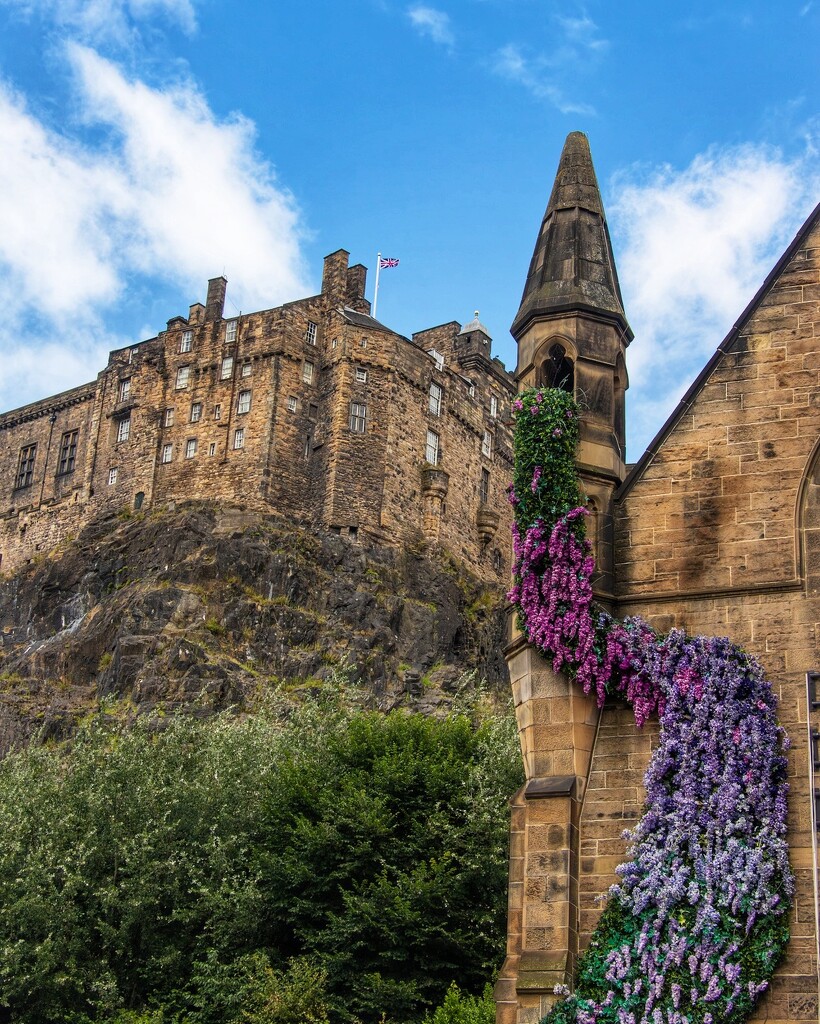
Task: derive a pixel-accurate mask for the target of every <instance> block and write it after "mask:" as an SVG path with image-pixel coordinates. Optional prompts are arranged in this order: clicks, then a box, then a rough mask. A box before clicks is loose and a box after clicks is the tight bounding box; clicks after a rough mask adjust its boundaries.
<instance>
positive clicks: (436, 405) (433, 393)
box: [427, 381, 498, 419]
mask: <svg viewBox="0 0 820 1024" xmlns="http://www.w3.org/2000/svg"><path fill="white" fill-rule="evenodd" d="M470 395H471V397H472V396H473V395H475V387H474V386H473V385H472V384H471V385H470ZM443 400H444V388H443V387H442V386H441V384H437V383H436V382H435V381H433V382H432V384H431V385H430V391H429V392H428V397H427V408H428V411H429V412H430V415H431V416H440V415H441V408H442V404H443ZM490 416H491V417H492V418H493V419H496V417H497V416H498V398H497V396H496V395H490Z"/></svg>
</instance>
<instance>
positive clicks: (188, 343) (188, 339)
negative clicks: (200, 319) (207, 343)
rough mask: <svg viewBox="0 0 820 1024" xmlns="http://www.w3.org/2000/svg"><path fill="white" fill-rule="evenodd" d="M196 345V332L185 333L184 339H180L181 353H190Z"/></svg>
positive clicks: (183, 334)
mask: <svg viewBox="0 0 820 1024" xmlns="http://www.w3.org/2000/svg"><path fill="white" fill-rule="evenodd" d="M193 344H194V332H193V331H183V332H182V337H181V338H180V339H179V351H180V352H181V353H184V352H190V351H191V349H192V348H193Z"/></svg>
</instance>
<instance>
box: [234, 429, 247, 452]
mask: <svg viewBox="0 0 820 1024" xmlns="http://www.w3.org/2000/svg"><path fill="white" fill-rule="evenodd" d="M233 447H234V451H236V450H237V449H238V448H244V447H245V429H244V427H239V429H238V430H235V431H234V432H233Z"/></svg>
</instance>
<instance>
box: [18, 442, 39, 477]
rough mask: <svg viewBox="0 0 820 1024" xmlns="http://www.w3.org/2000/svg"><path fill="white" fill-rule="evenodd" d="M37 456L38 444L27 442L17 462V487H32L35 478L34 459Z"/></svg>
mask: <svg viewBox="0 0 820 1024" xmlns="http://www.w3.org/2000/svg"><path fill="white" fill-rule="evenodd" d="M36 457H37V445H36V444H27V445H24V446H23V447H22V448H21V449H20V458H19V461H18V463H17V477H16V483H15V485H14V486H15V487H30V486H31V483H32V481H33V480H34V460H35V458H36Z"/></svg>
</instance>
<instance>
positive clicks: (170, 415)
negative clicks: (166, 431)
mask: <svg viewBox="0 0 820 1024" xmlns="http://www.w3.org/2000/svg"><path fill="white" fill-rule="evenodd" d="M162 425H163V426H165V427H172V426H173V425H174V410H173V407H169V408H168V409H166V410H165V415H164V416H163V418H162Z"/></svg>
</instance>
